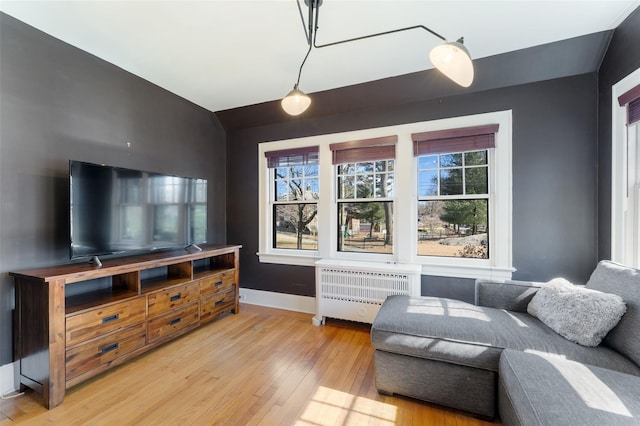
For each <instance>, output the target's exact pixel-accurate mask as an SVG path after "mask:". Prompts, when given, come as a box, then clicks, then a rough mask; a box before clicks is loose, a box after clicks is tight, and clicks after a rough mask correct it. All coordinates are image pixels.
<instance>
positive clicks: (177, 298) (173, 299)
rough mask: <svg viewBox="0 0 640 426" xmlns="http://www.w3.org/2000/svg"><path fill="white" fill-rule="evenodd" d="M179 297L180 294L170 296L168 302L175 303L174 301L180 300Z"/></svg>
mask: <svg viewBox="0 0 640 426" xmlns="http://www.w3.org/2000/svg"><path fill="white" fill-rule="evenodd" d="M181 297H182V293H178V294H176V295H174V296H171V298H170V299H169V300H171V301H172V302H175V301H176V300H180V298H181Z"/></svg>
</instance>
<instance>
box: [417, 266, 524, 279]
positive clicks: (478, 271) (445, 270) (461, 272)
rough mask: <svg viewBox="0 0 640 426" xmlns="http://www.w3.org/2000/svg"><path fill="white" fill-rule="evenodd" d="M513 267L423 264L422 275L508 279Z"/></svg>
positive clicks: (513, 270)
mask: <svg viewBox="0 0 640 426" xmlns="http://www.w3.org/2000/svg"><path fill="white" fill-rule="evenodd" d="M515 270H516V269H515V268H504V267H496V266H489V265H436V264H423V265H422V275H433V276H438V277H454V278H470V279H476V278H480V279H487V280H499V281H501V280H510V279H511V277H512V274H513V272H515Z"/></svg>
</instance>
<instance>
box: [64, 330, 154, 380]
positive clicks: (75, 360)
mask: <svg viewBox="0 0 640 426" xmlns="http://www.w3.org/2000/svg"><path fill="white" fill-rule="evenodd" d="M145 336H146V329H145V324H144V323H140V324H137V325H135V326H133V327H130V328H127V329H125V330H121V331H117V332H115V333H112V334H109V335H107V336H104V337H100V338H98V339H95V340H91V341H89V342H86V343H83V344H82V345H78V346H76V347H74V348H71V349H68V350H67V352H66V372H67V380H69V379H72V378H74V377H76V376H79V375H80V374H82V373H85V372H87V371H89V370H93V369H94V368H96V367H99V366H101V365H102V364H107V363H109V362H111V361H113V360H114V359H116V358H118V357H121V356H123V355H125V354H127V353H129V352H132V351H134V350H136V349H140V348H142V347H143V346H144V345H145V343H146V337H145Z"/></svg>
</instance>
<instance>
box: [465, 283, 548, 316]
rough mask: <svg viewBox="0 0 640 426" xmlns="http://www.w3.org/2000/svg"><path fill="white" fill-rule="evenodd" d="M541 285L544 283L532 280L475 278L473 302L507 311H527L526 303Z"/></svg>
mask: <svg viewBox="0 0 640 426" xmlns="http://www.w3.org/2000/svg"><path fill="white" fill-rule="evenodd" d="M542 285H544V283H539V282H534V281H517V280H507V281H492V280H485V279H477V280H476V297H475V304H476V305H477V306H487V307H490V308H496V309H506V310H508V311H515V312H527V305H528V304H529V302H530V301H531V298H533V295H534V294H536V291H538V289H539V288H540V287H541V286H542Z"/></svg>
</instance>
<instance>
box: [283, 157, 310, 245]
mask: <svg viewBox="0 0 640 426" xmlns="http://www.w3.org/2000/svg"><path fill="white" fill-rule="evenodd" d="M274 198H275V200H274V202H273V221H274V223H273V233H274V235H273V247H274V248H282V249H295V250H317V249H318V226H317V217H316V216H317V214H318V204H317V200H318V198H319V178H318V165H316V164H314V165H302V166H292V167H278V168H275V169H274Z"/></svg>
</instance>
